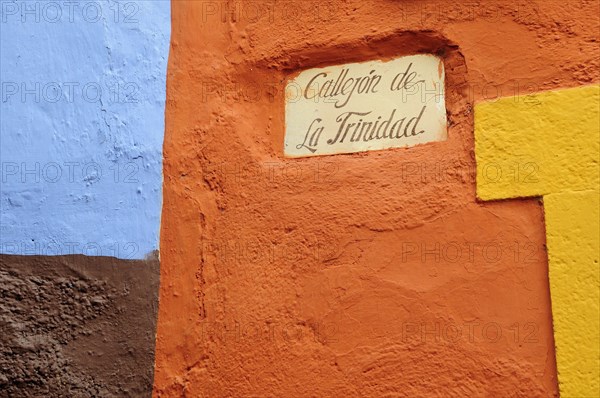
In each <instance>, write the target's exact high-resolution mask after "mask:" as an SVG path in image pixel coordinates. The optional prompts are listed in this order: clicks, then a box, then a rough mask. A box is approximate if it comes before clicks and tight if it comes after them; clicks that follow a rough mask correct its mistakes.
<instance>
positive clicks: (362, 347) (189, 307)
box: [154, 0, 598, 397]
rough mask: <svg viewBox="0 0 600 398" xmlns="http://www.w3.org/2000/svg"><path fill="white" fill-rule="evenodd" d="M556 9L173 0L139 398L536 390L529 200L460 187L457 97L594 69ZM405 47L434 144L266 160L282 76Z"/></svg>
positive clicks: (279, 148) (537, 297)
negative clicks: (149, 387)
mask: <svg viewBox="0 0 600 398" xmlns="http://www.w3.org/2000/svg"><path fill="white" fill-rule="evenodd" d="M576 3H577V4H576V6H575V5H573V4H571V3H570V2H542V1H539V2H527V3H519V4H518V5H517V4H516V3H515V2H493V3H490V2H476V3H475V5H474V3H473V2H468V4H467V3H463V2H453V3H452V4H447V3H439V2H438V3H422V4H421V3H419V4H416V3H415V2H397V1H374V2H363V1H354V0H351V1H331V2H328V4H327V6H328V7H323V6H321V8H320V10H321V11H320V12H315V11H314V8H307V7H315V6H316V5H318V4H322V2H319V3H315V2H286V3H285V4H282V3H277V4H276V5H275V8H274V10H273V13H271V14H269V13H263V14H261V15H262V17H260V16H259V17H258V18H253V19H249V18H248V17H247V16H246V17H245V16H244V14H241V15H240V14H236V13H235V11H233V12H229V10H228V9H225V10H226V12H225V13H222V11H223V8H222V7H227V3H221V2H216V3H215V5H216V6H217V7H221V8H218V9H217V10H214V9H206V4H204V5H203V4H202V2H189V1H173V3H172V7H173V9H172V12H173V24H174V25H173V37H172V47H171V57H170V60H169V72H168V90H167V91H168V92H167V112H166V118H167V119H166V124H167V129H166V131H167V133H166V136H165V159H164V175H165V177H164V178H165V185H164V209H165V210H164V211H163V223H162V226H161V248H162V250H161V291H160V303H161V305H160V308H159V321H158V335H157V348H156V371H155V386H154V394H155V396H161V397H162V396H165V397H167V396H173V397H176V396H211V397H226V396H260V397H270V396H272V397H277V396H319V397H334V396H406V397H415V396H420V397H422V396H473V397H483V396H494V397H510V396H513V397H516V396H519V397H534V396H535V397H541V396H544V397H546V396H556V395H557V394H558V387H557V380H556V365H555V353H554V341H553V333H552V323H551V308H550V292H549V282H548V267H547V253H546V251H545V242H546V240H545V229H544V214H543V208H542V205H541V203H540V201H539V200H537V199H521V200H516V201H501V202H495V203H485V202H478V201H477V200H476V182H475V178H474V171H475V157H474V153H473V151H474V138H473V137H474V135H473V112H472V104H473V102H475V101H485V100H491V99H495V98H496V97H495V96H507V95H511V94H513V93H514V92H515V89H516V95H518V96H519V98H520V100H521V101H527V100H528V98H529V97H528V96H527V94H529V93H531V92H537V91H540V90H544V89H552V88H558V87H573V86H580V85H583V84H588V83H592V82H594V81H595V79H597V76H598V49H597V42H598V37H597V32H598V4H597V2H592V1H582V2H576ZM230 5H231V4H230ZM430 5H432V8H427V7H429V6H430ZM203 7H204V8H203ZM422 7H426V8H425V9H422ZM468 10H475V11H476V14H475V15H473V13H470V12H466V11H468ZM246 15H256V14H246ZM269 15H272V17H269ZM421 52H425V53H433V54H438V55H439V56H441V57H442V58H443V60H444V65H445V70H446V82H447V90H446V93H447V103H446V105H447V110H448V119H449V130H448V140H447V141H444V142H436V143H430V144H426V145H419V146H416V147H413V148H409V149H395V150H389V151H381V152H377V153H366V154H365V153H363V154H351V155H340V156H331V157H323V158H318V159H315V158H308V159H285V158H284V157H283V133H284V98H283V95H282V92H283V87H285V82H286V79H288V77H289V76H292V75H294V74H297V73H298V72H300V71H302V70H305V69H308V68H313V67H319V66H326V65H333V64H340V63H344V62H357V61H363V60H368V59H390V58H393V57H396V56H400V55H405V54H415V53H421ZM490 97H491V98H490ZM515 243H516V244H517V246H514V245H515ZM453 244H457V245H458V246H460V248H461V250H462V251H461V253H460V255H459V256H458V257H457V252H456V251H454V250H456V246H453ZM496 244H497V245H499V246H500V247H502V248H503V249H502V250H501V251H500V253H502V254H501V255H500V257H499V258H498V257H497V256H496V255H494V253H497V252H495V251H494V249H493V248H492V247H497V246H495V245H496ZM470 245H472V246H470ZM491 245H492V246H491ZM468 247H479V249H477V251H474V252H473V257H471V256H470V255H469V250H468ZM515 247H518V248H519V249H518V250H519V251H518V253H516V254H515V251H514V248H515ZM452 248H454V249H452ZM485 248H487V249H489V250H487V251H486V252H485V254H484V251H483V250H484V249H485ZM475 324H476V325H477V326H475ZM469 325H471V326H469ZM471 327H472V328H473V329H470V328H471ZM484 327H485V334H484V332H483V329H484ZM459 329H460V333H461V334H460V335H459V334H458V332H457V331H458V330H459ZM470 330H473V335H472V338H471V334H470ZM515 330H519V333H518V336H517V337H515ZM497 331H500V334H501V336H499V335H498V334H497V333H496V332H497ZM457 336H459V337H457ZM498 336H499V337H498Z"/></svg>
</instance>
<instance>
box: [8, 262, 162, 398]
mask: <svg viewBox="0 0 600 398" xmlns="http://www.w3.org/2000/svg"><path fill="white" fill-rule="evenodd" d="M158 277H159V271H158V259H157V258H155V257H154V258H151V259H148V260H129V261H125V260H118V259H115V258H108V257H87V256H80V255H76V256H53V257H37V256H9V255H0V297H1V298H2V299H1V300H0V330H1V331H2V333H0V396H1V397H66V396H68V397H144V396H146V397H147V396H150V394H151V390H152V380H153V370H154V369H153V365H154V335H155V332H156V313H157V307H158Z"/></svg>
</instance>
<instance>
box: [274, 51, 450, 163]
mask: <svg viewBox="0 0 600 398" xmlns="http://www.w3.org/2000/svg"><path fill="white" fill-rule="evenodd" d="M444 89H445V87H444V64H443V62H442V60H441V59H440V58H438V57H436V56H433V55H411V56H406V57H400V58H396V59H394V60H390V61H385V62H383V61H372V62H363V63H354V64H346V65H338V66H331V67H327V68H317V69H310V70H306V71H304V72H302V73H300V74H299V75H298V76H297V77H295V78H294V79H292V80H290V81H289V82H288V84H287V87H286V110H285V112H286V116H285V119H286V120H285V124H286V126H285V128H286V131H285V150H284V152H285V155H286V156H288V157H303V156H318V155H331V154H336V153H352V152H362V151H371V150H381V149H387V148H398V147H408V146H413V145H417V144H423V143H427V142H432V141H444V140H445V139H446V137H447V131H446V123H447V122H446V105H445V96H444Z"/></svg>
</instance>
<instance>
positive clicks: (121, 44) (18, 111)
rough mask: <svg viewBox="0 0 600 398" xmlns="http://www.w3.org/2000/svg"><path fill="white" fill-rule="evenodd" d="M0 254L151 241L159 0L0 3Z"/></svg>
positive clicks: (158, 155) (160, 120) (130, 249)
mask: <svg viewBox="0 0 600 398" xmlns="http://www.w3.org/2000/svg"><path fill="white" fill-rule="evenodd" d="M0 6H1V8H0V12H1V15H0V18H1V19H0V21H1V22H0V36H1V40H0V43H1V44H0V51H1V54H0V59H1V60H0V63H1V64H0V73H1V76H0V80H1V115H0V128H1V141H0V161H1V166H2V170H1V172H2V174H1V194H0V200H1V206H2V215H1V218H0V223H1V225H0V233H1V236H0V238H1V247H0V253H5V254H23V255H34V254H36V255H57V254H73V253H74V254H86V255H102V256H114V257H118V258H125V259H128V258H144V257H145V256H146V255H147V254H148V253H149V252H152V251H154V250H157V249H158V242H159V240H158V235H159V226H160V214H161V200H162V199H161V188H162V143H163V135H164V106H165V88H166V67H167V58H168V51H169V39H170V2H169V1H168V0H167V1H164V0H157V1H118V2H117V1H106V0H100V1H71V2H62V1H57V2H53V1H6V0H0Z"/></svg>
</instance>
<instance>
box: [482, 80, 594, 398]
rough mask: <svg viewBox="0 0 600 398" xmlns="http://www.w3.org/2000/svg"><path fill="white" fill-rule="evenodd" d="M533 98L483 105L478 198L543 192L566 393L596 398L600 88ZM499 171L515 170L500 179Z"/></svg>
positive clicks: (575, 397)
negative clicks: (519, 101)
mask: <svg viewBox="0 0 600 398" xmlns="http://www.w3.org/2000/svg"><path fill="white" fill-rule="evenodd" d="M530 99H531V100H532V102H530V104H526V103H525V104H524V103H517V102H515V101H514V99H512V98H503V99H501V100H499V101H497V102H495V103H493V104H492V103H487V104H486V103H484V104H480V105H477V106H476V108H475V132H476V148H477V150H476V155H477V169H478V187H477V189H478V195H479V196H480V197H482V198H485V199H504V198H511V197H520V196H542V195H543V201H544V213H545V221H546V235H547V244H548V258H549V272H550V291H551V296H552V314H553V324H554V338H555V344H556V356H557V368H558V378H559V386H560V392H561V396H562V397H569V398H570V397H573V398H579V397H597V396H599V395H600V387H599V385H600V349H599V345H598V344H599V343H598V342H599V340H600V330H599V328H600V309H599V305H600V275H599V265H598V261H599V256H600V254H599V252H600V247H599V246H600V239H599V230H600V217H599V214H598V211H599V207H600V203H599V194H600V193H599V186H598V184H599V182H598V181H599V177H598V175H599V171H600V170H599V167H600V163H599V160H600V159H599V158H600V150H599V145H600V87H598V86H587V87H580V88H572V89H568V90H560V91H550V92H543V93H539V94H536V95H534V96H531V97H530ZM490 165H493V167H490ZM526 169H527V170H526ZM498 170H504V171H505V172H507V171H509V170H510V171H512V173H510V174H509V173H505V174H504V175H502V176H500V175H498V174H497V171H498ZM490 173H493V174H494V176H495V177H494V178H491V177H490V176H491V174H490Z"/></svg>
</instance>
